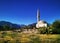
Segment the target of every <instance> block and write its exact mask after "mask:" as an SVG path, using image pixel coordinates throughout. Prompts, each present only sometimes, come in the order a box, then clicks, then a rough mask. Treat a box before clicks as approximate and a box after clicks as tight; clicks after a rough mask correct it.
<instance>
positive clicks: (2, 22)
mask: <svg viewBox="0 0 60 43" xmlns="http://www.w3.org/2000/svg"><path fill="white" fill-rule="evenodd" d="M4 25H7V26H9V27H11V28H16V29H19V28H20V25H18V24H14V23H11V22H7V21H0V26H4Z"/></svg>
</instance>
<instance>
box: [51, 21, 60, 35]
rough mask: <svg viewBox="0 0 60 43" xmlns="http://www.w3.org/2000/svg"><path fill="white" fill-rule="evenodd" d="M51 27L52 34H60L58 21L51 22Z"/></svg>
mask: <svg viewBox="0 0 60 43" xmlns="http://www.w3.org/2000/svg"><path fill="white" fill-rule="evenodd" d="M52 27H53V30H52V31H53V33H56V34H60V20H56V21H55V22H53V24H52Z"/></svg>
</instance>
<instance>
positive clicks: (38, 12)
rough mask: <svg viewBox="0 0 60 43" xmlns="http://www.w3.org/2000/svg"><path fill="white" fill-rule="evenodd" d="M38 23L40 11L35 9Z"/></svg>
mask: <svg viewBox="0 0 60 43" xmlns="http://www.w3.org/2000/svg"><path fill="white" fill-rule="evenodd" d="M39 21H40V10H39V9H37V22H39Z"/></svg>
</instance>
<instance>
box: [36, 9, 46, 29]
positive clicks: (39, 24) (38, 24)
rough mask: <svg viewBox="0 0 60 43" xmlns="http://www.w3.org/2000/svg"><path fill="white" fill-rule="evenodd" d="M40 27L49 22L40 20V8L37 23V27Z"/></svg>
mask: <svg viewBox="0 0 60 43" xmlns="http://www.w3.org/2000/svg"><path fill="white" fill-rule="evenodd" d="M40 27H47V23H46V22H45V21H43V20H40V11H39V9H38V10H37V24H36V28H40Z"/></svg>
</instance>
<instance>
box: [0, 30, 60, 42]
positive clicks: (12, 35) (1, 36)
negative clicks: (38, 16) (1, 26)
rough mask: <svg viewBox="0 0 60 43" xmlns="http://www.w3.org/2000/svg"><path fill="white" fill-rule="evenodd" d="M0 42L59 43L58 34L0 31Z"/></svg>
mask: <svg viewBox="0 0 60 43" xmlns="http://www.w3.org/2000/svg"><path fill="white" fill-rule="evenodd" d="M0 43H60V34H33V33H32V34H24V33H19V32H12V31H5V32H4V31H0Z"/></svg>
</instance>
